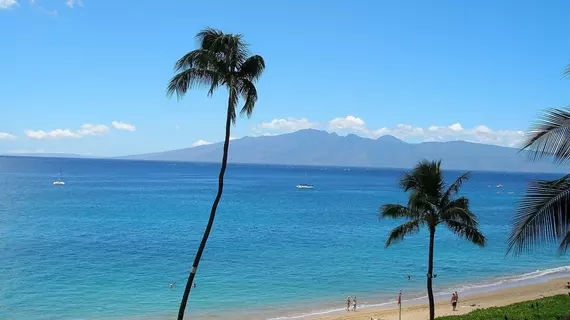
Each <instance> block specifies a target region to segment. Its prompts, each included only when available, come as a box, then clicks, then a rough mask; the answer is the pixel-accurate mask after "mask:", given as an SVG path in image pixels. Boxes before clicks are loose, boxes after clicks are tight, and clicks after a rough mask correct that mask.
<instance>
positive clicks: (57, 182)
mask: <svg viewBox="0 0 570 320" xmlns="http://www.w3.org/2000/svg"><path fill="white" fill-rule="evenodd" d="M64 184H65V182H64V181H63V174H62V173H61V169H60V170H59V178H57V180H55V181H54V182H53V185H55V186H63V185H64Z"/></svg>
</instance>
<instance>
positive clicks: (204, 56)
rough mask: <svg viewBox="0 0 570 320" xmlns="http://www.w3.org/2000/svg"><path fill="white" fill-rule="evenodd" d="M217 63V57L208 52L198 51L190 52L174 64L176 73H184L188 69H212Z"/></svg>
mask: <svg viewBox="0 0 570 320" xmlns="http://www.w3.org/2000/svg"><path fill="white" fill-rule="evenodd" d="M215 61H216V57H215V56H214V55H213V54H212V53H211V52H210V51H208V50H204V49H197V50H193V51H190V52H188V53H187V54H185V55H184V56H182V58H180V59H178V61H176V63H175V64H174V71H177V72H178V71H184V70H187V69H191V68H195V69H211V68H212V67H213V66H214V64H215Z"/></svg>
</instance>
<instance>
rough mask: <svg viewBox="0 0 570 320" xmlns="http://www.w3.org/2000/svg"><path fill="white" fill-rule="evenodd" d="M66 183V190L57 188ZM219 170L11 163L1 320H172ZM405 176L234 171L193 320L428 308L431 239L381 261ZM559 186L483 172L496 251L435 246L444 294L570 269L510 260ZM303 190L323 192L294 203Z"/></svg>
mask: <svg viewBox="0 0 570 320" xmlns="http://www.w3.org/2000/svg"><path fill="white" fill-rule="evenodd" d="M443 165H444V166H445V163H444V164H443ZM60 168H61V170H63V174H64V180H65V182H66V185H65V186H54V185H52V181H53V180H54V179H55V178H57V176H58V174H59V170H60ZM218 169H219V165H216V164H189V163H167V162H138V161H119V160H82V159H48V158H17V157H0V318H2V319H24V318H25V319H106V318H140V317H143V316H148V317H151V318H153V317H156V318H172V317H174V315H175V314H176V312H177V308H178V304H179V301H180V297H181V295H182V291H183V287H184V284H185V280H186V277H187V276H188V272H189V268H190V265H191V261H192V259H193V256H194V253H195V250H196V248H197V245H198V243H199V240H200V237H201V234H202V231H203V228H204V226H205V223H206V221H207V217H208V214H209V209H210V205H211V201H212V200H213V198H214V196H215V192H216V187H217V181H216V180H217V174H218ZM401 173H402V170H380V169H376V170H374V169H373V170H365V169H362V168H352V169H350V170H346V169H343V168H327V169H325V168H319V167H288V166H258V165H255V166H254V165H230V166H229V168H228V171H227V175H226V177H227V179H226V184H225V186H226V188H225V191H224V196H223V198H222V202H221V204H220V207H219V211H218V216H217V218H216V223H215V225H214V229H213V232H212V235H211V237H210V240H209V242H208V246H207V248H206V251H205V254H204V256H203V260H202V262H201V265H200V268H199V269H198V275H197V278H196V283H197V285H198V286H197V288H196V289H193V291H192V294H191V298H190V303H189V310H190V311H189V314H190V315H195V316H199V315H201V316H203V315H220V314H230V315H231V314H234V315H235V314H238V313H236V312H239V313H240V314H248V312H255V311H257V310H261V311H262V312H263V313H264V314H267V315H269V314H272V315H274V314H285V315H291V314H296V313H304V312H310V311H314V310H316V309H318V310H320V309H326V308H327V307H329V306H332V305H333V303H336V302H337V301H340V304H341V305H342V301H343V299H344V298H345V297H346V296H347V295H357V296H358V297H359V301H360V303H361V304H373V303H378V302H381V301H382V299H387V298H388V297H391V298H393V297H395V295H396V293H397V292H398V290H401V289H402V290H404V292H405V293H409V294H410V296H411V295H413V294H416V293H421V292H423V288H424V279H425V273H426V261H427V237H426V234H425V233H423V232H422V233H420V234H418V235H416V236H412V237H409V238H407V239H405V240H404V241H403V242H401V243H398V244H396V245H394V246H393V247H390V248H388V249H386V248H384V242H385V239H386V236H387V234H388V232H389V230H391V228H393V227H394V226H395V225H396V223H397V222H395V221H381V222H379V221H378V208H379V206H380V205H381V204H385V203H404V201H405V199H406V195H405V194H404V193H403V192H402V191H401V190H399V189H397V179H398V177H399V176H400V174H401ZM305 174H306V177H305ZM458 174H459V173H458V172H448V173H447V177H448V178H449V179H452V178H455V177H456V176H457V175H458ZM554 177H556V175H554V176H553V175H544V174H518V173H489V172H475V173H474V174H473V176H472V179H471V180H470V181H469V182H468V183H466V184H465V185H464V187H463V191H464V192H463V194H464V195H467V196H468V197H469V198H470V200H471V205H472V207H473V211H474V212H475V213H476V214H478V216H479V219H480V223H481V229H482V231H483V232H484V233H485V235H486V236H487V238H488V246H487V247H486V248H484V249H480V248H477V247H475V246H472V245H470V244H468V243H465V242H464V241H460V240H457V239H456V238H455V237H454V236H453V235H451V234H450V233H448V232H446V231H444V230H438V233H437V235H436V252H435V259H436V260H435V273H437V274H438V277H437V279H436V281H435V288H436V290H439V291H445V290H446V289H449V288H457V287H461V286H464V285H469V284H477V283H485V282H487V281H493V280H494V279H497V278H500V277H506V276H514V275H520V274H525V273H529V272H533V271H535V270H544V269H550V268H556V267H561V266H566V265H570V259H569V258H568V257H558V256H557V255H556V254H555V250H554V249H552V248H550V249H544V250H542V251H541V252H536V253H534V254H532V255H525V256H521V257H517V258H513V257H505V249H506V245H505V241H506V238H507V236H508V232H509V225H510V221H511V218H512V215H513V212H514V209H515V206H516V203H517V201H518V196H519V195H521V194H523V192H524V190H525V188H526V185H527V183H528V181H529V180H530V179H533V178H554ZM301 182H310V183H312V184H314V185H315V189H313V190H296V189H295V185H296V184H298V183H301ZM499 183H501V184H503V185H504V186H505V192H504V193H503V194H497V188H496V187H495V186H496V185H497V184H499ZM508 190H512V191H514V192H515V195H508V194H507V192H506V191H508ZM408 274H410V275H411V276H412V280H411V281H408V279H407V275H408ZM173 281H176V282H177V283H176V285H175V286H174V287H173V288H172V289H170V288H169V286H168V284H169V283H171V282H173ZM299 306H302V307H299ZM341 307H342V306H341ZM252 314H253V313H249V315H250V317H253V316H252ZM256 316H257V317H262V316H259V314H256Z"/></svg>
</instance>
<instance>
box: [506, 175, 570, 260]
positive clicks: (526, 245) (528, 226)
mask: <svg viewBox="0 0 570 320" xmlns="http://www.w3.org/2000/svg"><path fill="white" fill-rule="evenodd" d="M569 178H570V175H567V176H565V177H562V178H561V179H558V180H554V181H535V182H533V183H532V184H531V185H530V186H529V188H528V191H527V193H526V195H525V197H524V198H523V199H522V200H521V202H520V205H519V208H518V211H517V213H516V215H515V219H514V226H513V230H512V232H511V235H510V237H509V242H508V251H507V252H513V253H514V254H520V253H522V252H524V251H528V250H529V249H531V248H532V247H534V246H536V245H538V244H541V243H552V242H555V241H558V240H561V239H563V237H565V236H566V234H567V233H568V231H569V230H570V216H569V213H568V205H570V180H569ZM567 247H568V246H567V245H566V244H565V243H564V241H563V243H562V244H561V247H560V248H561V251H562V252H564V251H565V250H566V248H567Z"/></svg>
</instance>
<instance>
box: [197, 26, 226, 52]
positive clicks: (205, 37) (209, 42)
mask: <svg viewBox="0 0 570 320" xmlns="http://www.w3.org/2000/svg"><path fill="white" fill-rule="evenodd" d="M223 36H224V33H223V32H222V31H221V30H218V29H214V28H210V27H208V28H205V29H203V30H201V31H200V32H198V33H197V34H196V40H198V43H199V45H200V47H201V48H202V49H205V50H210V48H211V47H212V46H213V45H214V43H216V42H217V41H219V39H220V38H222V37H223Z"/></svg>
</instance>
